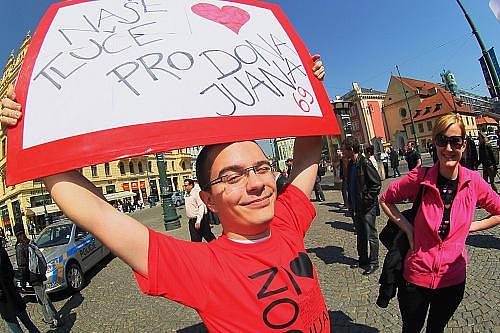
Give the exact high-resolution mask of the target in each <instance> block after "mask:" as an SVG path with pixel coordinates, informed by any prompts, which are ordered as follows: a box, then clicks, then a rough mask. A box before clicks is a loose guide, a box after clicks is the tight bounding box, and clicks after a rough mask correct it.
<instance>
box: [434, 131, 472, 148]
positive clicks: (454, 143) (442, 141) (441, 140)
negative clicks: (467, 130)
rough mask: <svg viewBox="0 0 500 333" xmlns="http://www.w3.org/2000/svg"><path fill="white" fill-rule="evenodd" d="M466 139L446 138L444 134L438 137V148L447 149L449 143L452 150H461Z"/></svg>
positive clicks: (460, 137)
mask: <svg viewBox="0 0 500 333" xmlns="http://www.w3.org/2000/svg"><path fill="white" fill-rule="evenodd" d="M464 140H465V139H464V137H462V136H445V135H443V134H438V135H436V146H439V147H446V146H447V145H448V143H449V144H450V147H451V148H454V149H460V148H462V147H463V146H464Z"/></svg>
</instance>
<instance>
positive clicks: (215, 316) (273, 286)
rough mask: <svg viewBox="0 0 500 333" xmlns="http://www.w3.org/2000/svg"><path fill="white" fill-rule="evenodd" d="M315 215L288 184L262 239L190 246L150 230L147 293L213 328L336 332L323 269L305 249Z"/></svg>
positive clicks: (306, 200) (140, 280) (144, 284)
mask: <svg viewBox="0 0 500 333" xmlns="http://www.w3.org/2000/svg"><path fill="white" fill-rule="evenodd" d="M315 215H316V211H315V209H314V206H313V205H312V204H311V203H310V201H309V198H307V197H306V196H305V195H304V193H302V191H300V190H299V189H297V188H296V187H294V186H292V185H289V186H287V187H286V189H285V190H284V191H283V193H282V194H280V196H279V197H278V199H277V202H276V208H275V215H274V219H273V220H272V221H271V237H270V238H269V239H267V240H265V241H262V242H260V243H256V244H241V243H236V242H233V241H231V240H229V239H227V237H226V236H225V235H223V236H221V237H219V238H218V239H216V240H214V241H212V242H210V243H191V242H187V241H183V240H178V239H174V238H172V237H169V236H166V235H163V234H160V233H157V232H154V231H152V230H150V231H149V259H148V261H149V262H148V275H149V276H148V277H144V276H142V275H140V274H138V273H135V276H136V279H137V283H138V284H139V287H140V288H141V290H142V292H144V293H146V294H149V295H154V296H163V297H166V298H169V299H171V300H174V301H176V302H179V303H182V304H184V305H187V306H189V307H191V308H194V309H195V310H196V311H198V313H199V315H200V317H201V318H202V319H203V322H204V323H205V325H206V326H207V328H208V329H209V331H210V332H259V333H261V332H271V331H272V332H316V333H319V332H325V333H326V332H330V320H329V317H328V310H327V308H326V305H325V300H324V298H323V295H322V293H321V289H320V286H319V282H318V276H317V273H316V271H315V269H314V267H313V265H312V262H311V260H310V259H309V257H308V256H307V254H306V251H305V249H304V236H305V234H306V232H307V230H308V229H309V226H310V225H311V222H312V220H313V219H314V217H315Z"/></svg>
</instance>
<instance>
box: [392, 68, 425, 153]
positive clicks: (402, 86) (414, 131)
mask: <svg viewBox="0 0 500 333" xmlns="http://www.w3.org/2000/svg"><path fill="white" fill-rule="evenodd" d="M396 70H397V71H398V76H399V82H400V83H401V89H403V93H404V94H405V99H406V106H407V107H408V113H409V114H410V120H411V129H412V131H413V138H414V139H415V149H416V150H417V152H419V153H420V145H419V144H418V137H417V131H416V129H415V121H414V120H413V114H412V113H411V108H410V102H408V95H407V94H406V89H405V87H404V85H403V80H402V79H401V73H400V72H399V67H398V65H396Z"/></svg>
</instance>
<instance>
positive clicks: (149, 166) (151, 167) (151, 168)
mask: <svg viewBox="0 0 500 333" xmlns="http://www.w3.org/2000/svg"><path fill="white" fill-rule="evenodd" d="M148 171H149V172H153V164H152V163H151V161H148Z"/></svg>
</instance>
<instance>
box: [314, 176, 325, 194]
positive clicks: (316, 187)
mask: <svg viewBox="0 0 500 333" xmlns="http://www.w3.org/2000/svg"><path fill="white" fill-rule="evenodd" d="M321 174H323V175H324V174H325V173H324V172H322V171H321V167H319V168H318V172H317V174H316V181H315V182H314V196H315V197H316V202H323V201H325V194H324V193H323V189H322V188H321V176H322V175H321Z"/></svg>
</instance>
